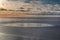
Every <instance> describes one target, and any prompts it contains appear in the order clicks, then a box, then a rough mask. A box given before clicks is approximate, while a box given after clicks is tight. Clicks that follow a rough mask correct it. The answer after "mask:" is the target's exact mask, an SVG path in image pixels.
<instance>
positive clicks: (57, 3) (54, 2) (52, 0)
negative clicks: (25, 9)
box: [0, 0, 60, 10]
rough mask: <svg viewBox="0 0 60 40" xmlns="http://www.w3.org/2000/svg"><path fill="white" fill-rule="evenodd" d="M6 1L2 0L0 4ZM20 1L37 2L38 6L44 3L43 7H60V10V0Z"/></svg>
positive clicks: (25, 1) (22, 0)
mask: <svg viewBox="0 0 60 40" xmlns="http://www.w3.org/2000/svg"><path fill="white" fill-rule="evenodd" d="M4 2H5V1H4V0H3V1H2V0H0V4H1V3H4ZM19 2H24V3H28V4H31V3H32V4H31V5H34V4H36V5H37V6H41V5H43V7H46V8H47V7H48V8H49V9H52V8H53V9H54V10H55V9H59V10H60V0H20V1H19ZM17 3H18V2H17Z"/></svg>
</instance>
